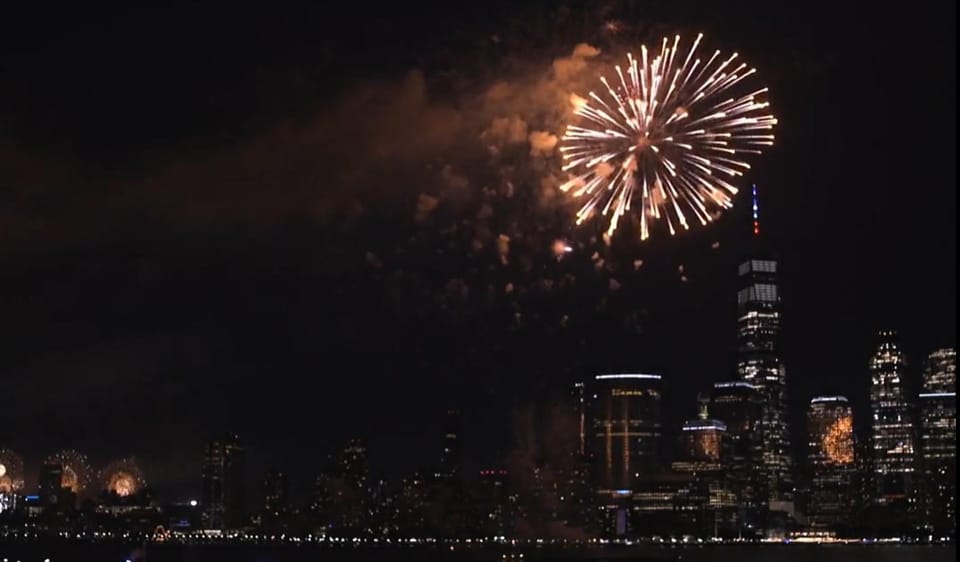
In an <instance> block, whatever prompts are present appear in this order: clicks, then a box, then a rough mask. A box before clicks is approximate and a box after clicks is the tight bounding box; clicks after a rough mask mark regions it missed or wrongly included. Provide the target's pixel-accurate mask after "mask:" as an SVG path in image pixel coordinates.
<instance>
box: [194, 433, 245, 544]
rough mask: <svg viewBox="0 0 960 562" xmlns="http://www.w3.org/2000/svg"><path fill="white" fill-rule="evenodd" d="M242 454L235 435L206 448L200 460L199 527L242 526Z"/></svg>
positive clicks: (243, 461)
mask: <svg viewBox="0 0 960 562" xmlns="http://www.w3.org/2000/svg"><path fill="white" fill-rule="evenodd" d="M245 461H246V453H245V451H244V449H243V447H241V446H240V439H239V437H237V436H236V435H233V434H228V435H224V436H222V437H220V438H219V439H214V440H213V441H211V442H210V443H209V444H208V445H207V450H206V453H205V454H204V457H203V467H202V478H203V489H202V493H201V499H202V503H203V524H204V527H206V528H208V529H223V528H236V527H240V526H242V525H243V524H244V522H245V521H244V515H245V513H244V501H243V500H244V498H243V495H244V470H245V466H246V462H245Z"/></svg>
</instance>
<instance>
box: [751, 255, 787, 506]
mask: <svg viewBox="0 0 960 562" xmlns="http://www.w3.org/2000/svg"><path fill="white" fill-rule="evenodd" d="M737 274H738V278H739V288H738V291H737V313H738V314H737V350H738V358H737V373H738V375H739V377H740V380H742V381H744V382H747V383H750V384H752V385H754V387H756V388H757V390H758V391H759V393H760V395H761V397H762V398H763V415H762V418H761V424H760V434H761V439H762V443H763V448H762V450H763V473H764V478H765V479H766V483H765V486H764V488H765V490H766V493H767V499H768V502H770V504H771V507H774V508H778V509H780V508H782V507H783V504H787V503H789V502H791V501H792V500H793V462H792V457H791V449H790V434H789V427H788V424H787V380H786V370H785V369H784V366H783V361H782V358H781V356H780V346H779V339H780V294H779V287H778V284H777V262H776V261H774V260H772V259H757V258H752V259H748V260H746V261H744V262H742V263H741V264H740V266H739V268H738V270H737ZM785 509H787V510H789V509H790V508H789V507H786V508H785Z"/></svg>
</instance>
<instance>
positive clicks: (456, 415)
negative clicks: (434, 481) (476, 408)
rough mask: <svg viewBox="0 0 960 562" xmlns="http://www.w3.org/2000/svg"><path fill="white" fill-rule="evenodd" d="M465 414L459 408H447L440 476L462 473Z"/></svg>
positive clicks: (449, 476)
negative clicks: (462, 440) (462, 414)
mask: <svg viewBox="0 0 960 562" xmlns="http://www.w3.org/2000/svg"><path fill="white" fill-rule="evenodd" d="M462 432H463V416H461V414H460V411H459V410H447V414H446V417H445V418H444V423H443V454H442V455H441V456H440V476H441V477H444V478H455V477H458V476H459V475H460V469H461V463H462V462H463V454H462V452H461V445H460V444H461V439H462Z"/></svg>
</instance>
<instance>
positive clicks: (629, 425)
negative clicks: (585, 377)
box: [590, 374, 662, 535]
mask: <svg viewBox="0 0 960 562" xmlns="http://www.w3.org/2000/svg"><path fill="white" fill-rule="evenodd" d="M660 382H661V381H660V376H659V375H645V374H617V375H598V376H596V377H595V378H594V381H593V385H592V389H591V400H590V409H591V413H592V415H591V418H592V428H591V432H590V444H591V448H592V458H593V462H594V477H593V480H594V489H595V491H596V493H597V496H598V498H597V499H598V500H599V501H600V505H601V506H603V512H604V516H603V517H602V520H604V521H605V523H604V524H603V526H604V527H605V529H606V531H607V533H608V534H614V535H623V534H625V533H626V532H627V529H628V520H629V509H630V505H629V504H630V502H631V501H632V496H633V494H634V491H635V485H636V484H637V482H639V481H641V480H645V479H647V478H648V477H649V476H650V475H651V474H654V473H657V472H659V471H660V469H661V466H660V462H661V459H660V447H661V443H660V440H661V433H662V432H661V425H660Z"/></svg>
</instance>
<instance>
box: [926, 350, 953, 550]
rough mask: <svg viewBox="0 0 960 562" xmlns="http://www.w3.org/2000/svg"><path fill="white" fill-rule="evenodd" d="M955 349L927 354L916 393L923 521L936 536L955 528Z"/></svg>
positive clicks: (951, 532)
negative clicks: (923, 488)
mask: <svg viewBox="0 0 960 562" xmlns="http://www.w3.org/2000/svg"><path fill="white" fill-rule="evenodd" d="M956 390H957V351H956V350H955V349H938V350H937V351H934V352H933V353H931V354H930V356H929V357H928V358H927V368H926V370H925V371H924V373H923V392H921V393H920V422H921V432H920V440H921V441H920V450H921V458H922V461H923V462H922V468H923V479H924V483H925V486H926V494H924V495H925V497H926V505H925V506H924V515H925V523H926V525H927V527H928V529H929V530H930V531H931V532H934V533H936V534H937V535H938V536H956V530H957V394H956Z"/></svg>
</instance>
